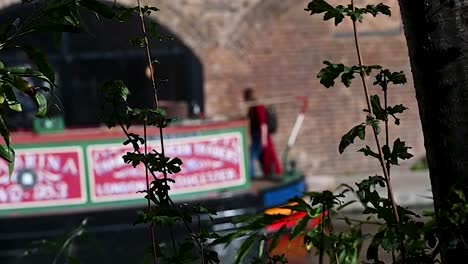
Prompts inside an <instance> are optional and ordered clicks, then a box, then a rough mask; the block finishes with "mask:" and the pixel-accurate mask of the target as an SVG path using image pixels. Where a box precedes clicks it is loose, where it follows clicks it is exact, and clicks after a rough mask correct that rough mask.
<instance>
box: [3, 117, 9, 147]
mask: <svg viewBox="0 0 468 264" xmlns="http://www.w3.org/2000/svg"><path fill="white" fill-rule="evenodd" d="M0 134H1V135H2V137H3V139H4V140H5V143H6V145H7V147H10V145H11V138H10V131H9V130H8V127H7V125H6V123H5V120H4V119H3V116H2V115H0Z"/></svg>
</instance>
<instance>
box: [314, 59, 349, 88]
mask: <svg viewBox="0 0 468 264" xmlns="http://www.w3.org/2000/svg"><path fill="white" fill-rule="evenodd" d="M323 64H325V65H327V66H326V67H325V68H323V69H321V70H320V72H319V73H318V74H317V78H319V79H320V83H321V84H322V85H323V86H325V87H326V88H330V87H332V86H333V85H335V79H336V78H338V77H339V76H340V74H341V73H342V72H343V71H344V70H345V66H344V65H343V64H341V63H340V64H333V63H331V62H329V61H324V62H323Z"/></svg>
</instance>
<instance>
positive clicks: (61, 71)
mask: <svg viewBox="0 0 468 264" xmlns="http://www.w3.org/2000/svg"><path fill="white" fill-rule="evenodd" d="M24 8H25V7H24V6H20V5H17V6H14V7H11V8H8V9H5V10H3V11H2V12H0V23H3V22H6V21H9V20H10V21H11V19H12V18H15V17H21V16H22V14H27V13H28V12H25V9H24ZM83 21H84V29H85V32H83V33H80V34H73V33H65V34H63V36H62V41H61V42H60V44H59V46H57V45H56V44H54V41H53V39H52V38H51V36H50V35H44V34H43V35H36V36H34V37H27V38H24V39H23V40H22V41H23V42H25V43H28V44H29V45H32V46H36V47H37V46H38V47H41V48H42V49H44V50H45V51H46V52H47V54H48V57H49V62H50V63H51V64H52V65H53V67H54V69H55V70H56V75H57V84H58V89H57V90H56V94H57V98H58V99H59V100H57V101H58V105H60V106H62V107H61V108H62V110H61V111H60V112H59V113H58V114H61V115H63V116H64V118H65V124H66V126H67V127H89V126H97V125H100V123H101V122H100V114H99V113H100V105H101V104H100V102H101V100H102V96H101V94H100V86H101V85H102V84H103V83H104V82H105V81H108V80H115V79H119V80H123V81H124V82H125V83H126V84H127V86H128V87H129V88H130V91H131V92H132V97H131V98H130V99H129V102H130V104H131V105H133V106H135V107H148V106H153V104H154V103H153V102H154V100H153V89H152V85H151V81H150V79H149V76H148V75H147V74H146V68H147V59H146V52H145V50H144V49H143V48H140V47H135V46H133V45H132V44H130V40H131V39H133V38H136V37H139V36H141V26H140V22H139V18H138V17H136V16H135V17H133V18H131V19H130V20H129V21H128V22H125V23H120V22H117V21H106V20H101V21H98V20H97V18H96V17H95V16H94V15H92V14H83ZM147 23H148V24H149V23H150V21H147ZM158 29H159V32H160V34H161V35H162V36H164V37H166V38H167V40H164V41H160V40H154V39H153V40H151V45H150V46H151V50H152V60H157V61H159V63H157V64H155V73H156V74H155V75H156V78H157V80H158V83H160V85H159V86H158V98H159V99H160V100H161V101H162V102H163V104H162V105H166V106H170V105H174V106H177V107H178V108H179V109H175V110H176V111H172V113H171V111H169V115H171V114H172V115H177V116H174V117H177V118H181V119H183V118H185V117H189V116H196V115H197V114H198V113H201V112H203V108H204V102H203V67H202V65H201V63H200V60H199V59H198V58H197V57H196V56H195V54H194V53H193V52H192V51H191V50H190V49H189V48H188V47H187V46H186V45H185V44H184V43H183V42H182V41H181V40H180V39H179V38H178V37H177V36H176V35H175V34H173V33H172V32H170V31H169V30H168V29H167V28H165V27H164V26H162V25H158ZM1 55H2V61H3V62H4V63H5V64H7V65H9V66H18V65H29V64H31V63H30V62H29V61H28V59H27V58H26V56H25V55H24V54H23V53H22V52H21V51H19V50H10V51H9V52H7V53H3V54H1ZM171 110H174V109H171Z"/></svg>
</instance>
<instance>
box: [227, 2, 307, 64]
mask: <svg viewBox="0 0 468 264" xmlns="http://www.w3.org/2000/svg"><path fill="white" fill-rule="evenodd" d="M298 4H303V2H302V1H296V0H293V1H285V0H268V1H257V3H256V4H255V5H254V6H252V7H251V8H250V10H249V11H248V12H246V13H245V14H244V15H243V16H242V17H241V18H240V19H239V23H237V24H235V25H234V26H232V27H231V29H230V30H229V33H228V35H229V36H230V38H229V40H228V41H227V43H226V45H227V47H228V48H229V49H231V50H232V52H233V53H236V54H239V55H241V54H244V53H245V52H246V51H247V50H248V49H249V47H251V46H252V43H254V42H255V41H256V40H257V39H258V36H259V35H258V34H259V32H262V31H263V30H266V29H268V28H269V27H270V26H271V25H272V24H274V23H277V21H275V20H277V18H278V17H279V16H281V15H282V14H283V13H285V12H287V11H288V10H289V9H290V8H293V7H295V6H297V5H298Z"/></svg>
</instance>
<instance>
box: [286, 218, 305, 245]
mask: <svg viewBox="0 0 468 264" xmlns="http://www.w3.org/2000/svg"><path fill="white" fill-rule="evenodd" d="M309 220H310V218H309V217H308V216H307V215H306V216H304V218H302V219H301V220H300V221H299V222H298V223H297V224H296V225H295V226H294V228H293V230H292V232H291V236H290V237H289V240H294V239H295V238H297V237H298V236H299V235H301V234H302V233H304V231H305V229H306V227H307V223H308V222H309Z"/></svg>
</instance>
